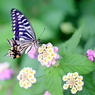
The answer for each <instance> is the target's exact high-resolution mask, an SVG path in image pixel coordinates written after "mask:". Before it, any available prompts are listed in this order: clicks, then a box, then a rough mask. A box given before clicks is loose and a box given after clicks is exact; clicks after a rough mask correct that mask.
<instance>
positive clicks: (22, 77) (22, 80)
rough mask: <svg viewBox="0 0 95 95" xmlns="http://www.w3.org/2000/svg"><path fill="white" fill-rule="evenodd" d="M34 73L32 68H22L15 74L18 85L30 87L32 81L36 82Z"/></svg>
mask: <svg viewBox="0 0 95 95" xmlns="http://www.w3.org/2000/svg"><path fill="white" fill-rule="evenodd" d="M35 73H36V71H35V70H33V69H32V68H29V67H26V68H23V69H22V70H21V71H20V72H19V75H18V76H17V79H18V80H19V84H20V87H24V88H26V89H27V88H28V87H31V86H32V84H33V83H35V82H36V78H35V77H34V74H35Z"/></svg>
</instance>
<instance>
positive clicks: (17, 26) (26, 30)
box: [6, 8, 40, 58]
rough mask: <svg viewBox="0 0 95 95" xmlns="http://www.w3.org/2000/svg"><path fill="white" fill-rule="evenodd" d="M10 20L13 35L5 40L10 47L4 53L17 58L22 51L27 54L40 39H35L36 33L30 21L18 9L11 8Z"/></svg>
mask: <svg viewBox="0 0 95 95" xmlns="http://www.w3.org/2000/svg"><path fill="white" fill-rule="evenodd" d="M11 20H12V31H13V34H14V37H13V38H12V39H11V40H7V41H8V43H9V45H10V47H11V48H10V49H9V51H8V53H7V54H6V55H9V57H12V58H18V57H20V56H21V54H22V53H23V52H24V51H25V53H26V54H27V53H28V52H29V51H30V50H31V48H32V47H33V46H36V45H38V43H39V42H40V39H38V40H36V35H35V32H34V30H33V28H32V26H31V25H30V22H29V21H28V19H27V18H26V17H25V15H24V14H23V13H21V12H20V11H19V10H17V9H14V8H13V9H11Z"/></svg>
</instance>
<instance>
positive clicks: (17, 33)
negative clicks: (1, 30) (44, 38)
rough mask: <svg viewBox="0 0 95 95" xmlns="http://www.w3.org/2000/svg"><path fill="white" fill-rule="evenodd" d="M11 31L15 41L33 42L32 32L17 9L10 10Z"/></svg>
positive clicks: (28, 23)
mask: <svg viewBox="0 0 95 95" xmlns="http://www.w3.org/2000/svg"><path fill="white" fill-rule="evenodd" d="M11 19H12V31H13V34H14V39H15V40H19V41H21V40H24V41H34V40H35V39H36V36H35V33H34V30H33V28H32V26H31V25H30V22H29V21H28V20H27V18H26V17H25V16H24V14H22V13H21V12H20V11H18V10H17V9H11Z"/></svg>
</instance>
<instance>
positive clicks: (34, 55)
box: [27, 46, 38, 58]
mask: <svg viewBox="0 0 95 95" xmlns="http://www.w3.org/2000/svg"><path fill="white" fill-rule="evenodd" d="M37 48H38V46H33V47H32V48H31V50H30V51H29V52H28V53H27V55H28V56H29V57H30V58H37V56H38V52H37Z"/></svg>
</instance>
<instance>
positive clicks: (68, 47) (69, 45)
mask: <svg viewBox="0 0 95 95" xmlns="http://www.w3.org/2000/svg"><path fill="white" fill-rule="evenodd" d="M81 31H82V28H80V29H79V30H77V31H75V33H74V34H73V36H72V37H71V38H70V39H69V40H68V41H66V42H65V43H64V44H63V45H62V46H61V48H62V49H61V52H60V53H63V55H66V54H67V53H72V52H74V51H75V49H76V47H77V45H78V43H79V41H80V38H81ZM62 50H63V51H62Z"/></svg>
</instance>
